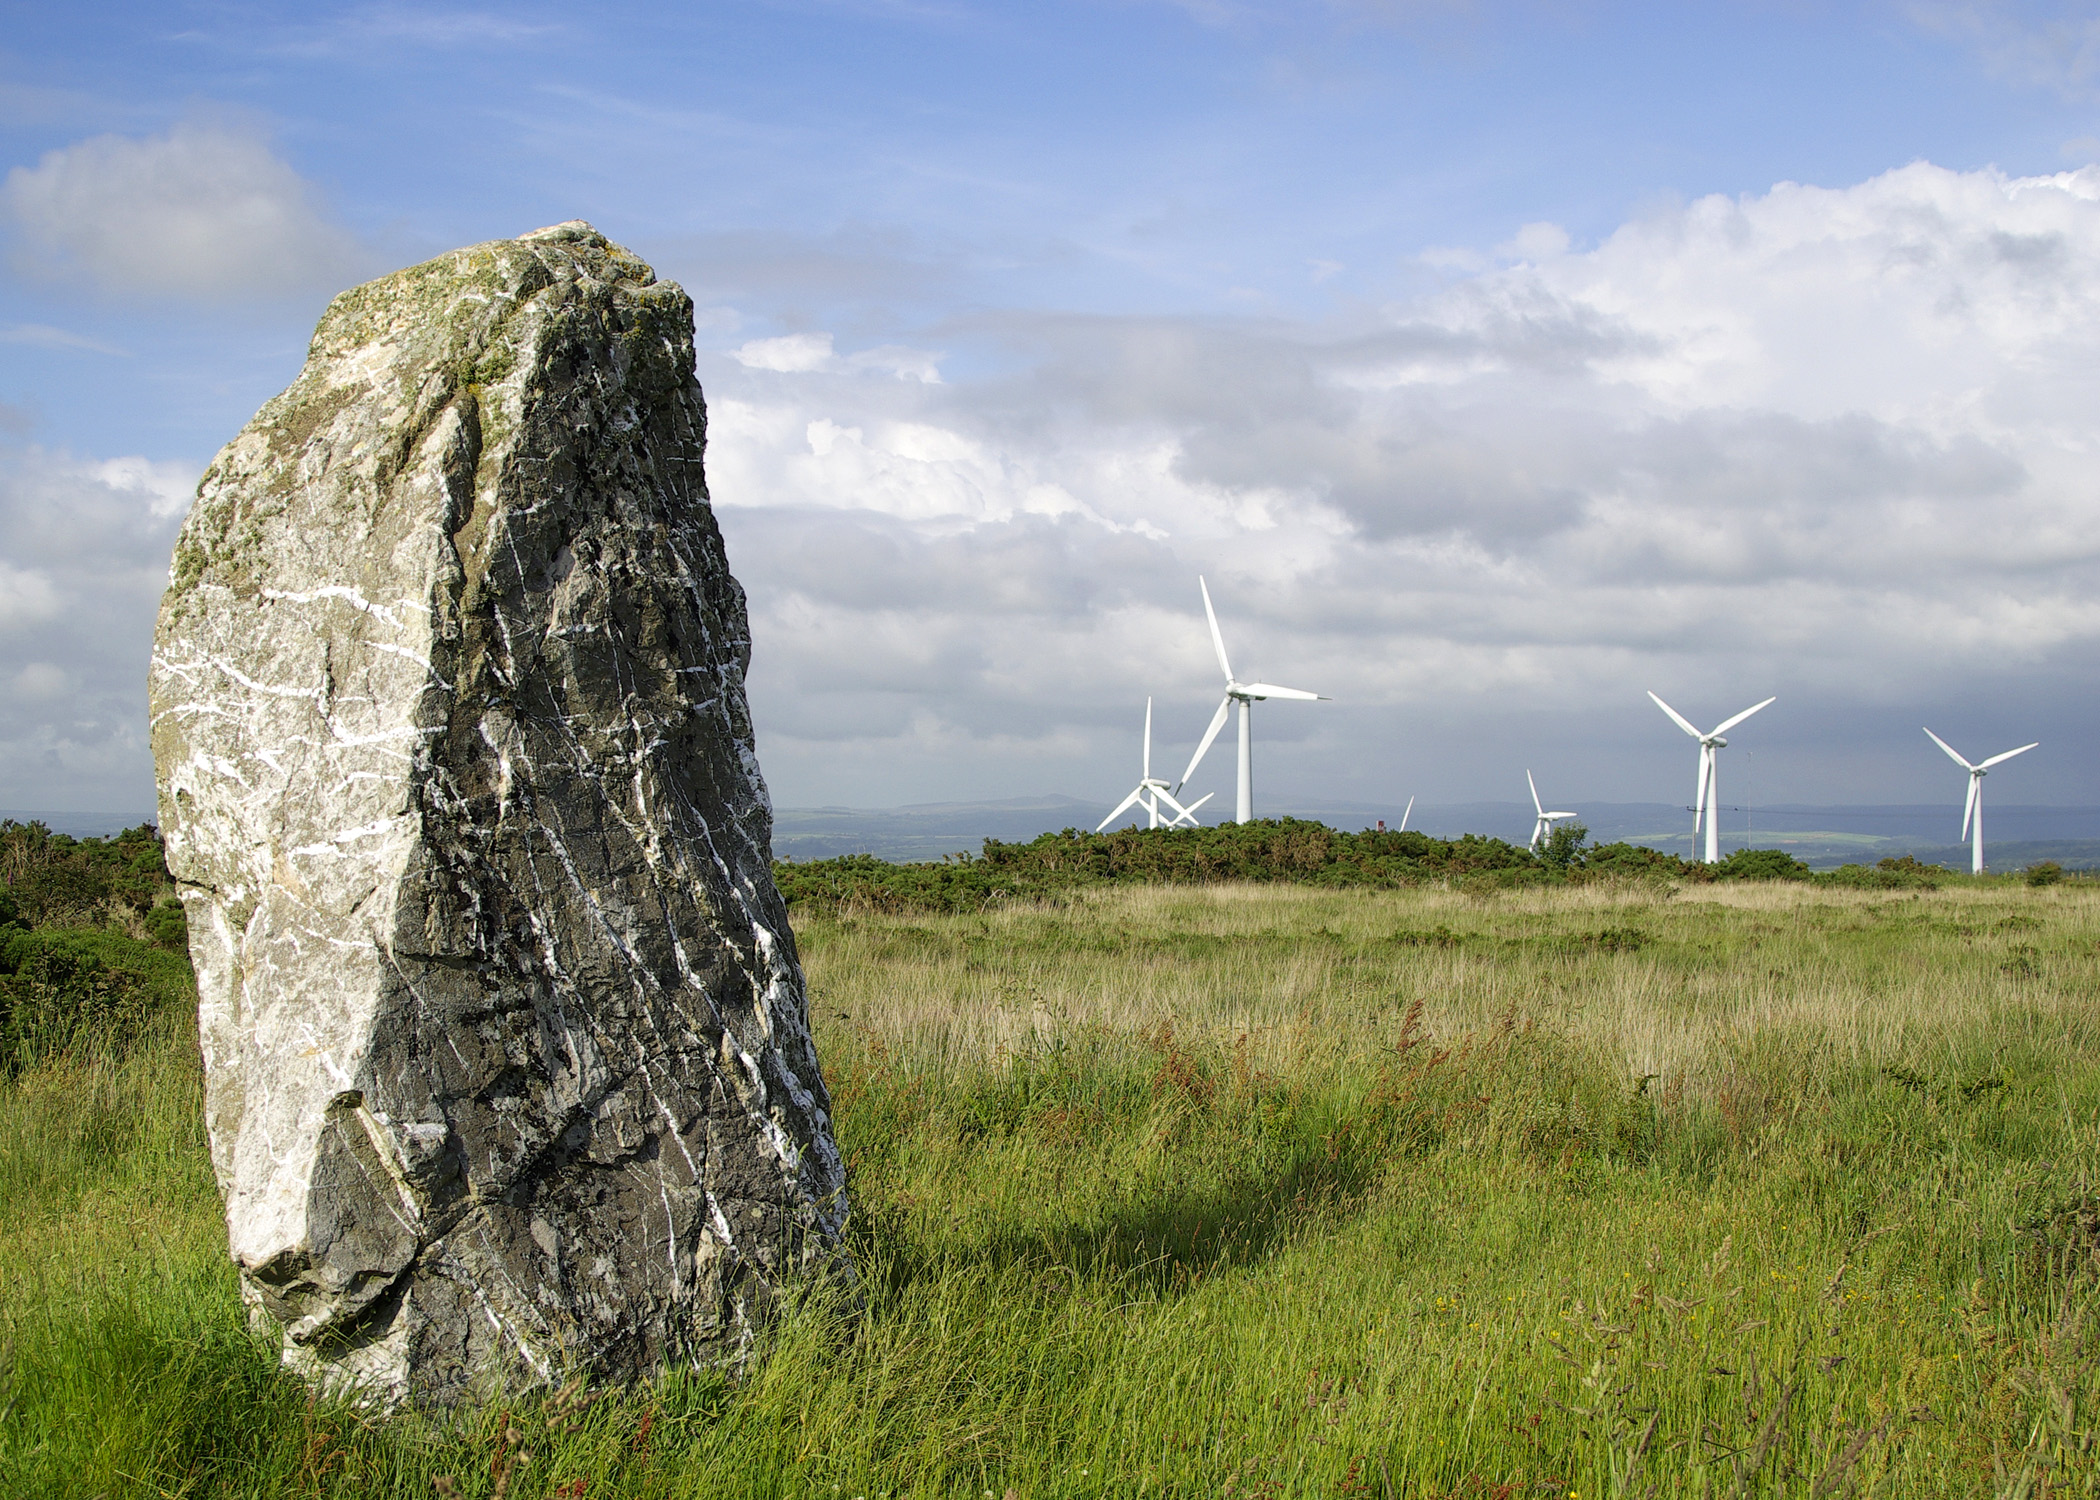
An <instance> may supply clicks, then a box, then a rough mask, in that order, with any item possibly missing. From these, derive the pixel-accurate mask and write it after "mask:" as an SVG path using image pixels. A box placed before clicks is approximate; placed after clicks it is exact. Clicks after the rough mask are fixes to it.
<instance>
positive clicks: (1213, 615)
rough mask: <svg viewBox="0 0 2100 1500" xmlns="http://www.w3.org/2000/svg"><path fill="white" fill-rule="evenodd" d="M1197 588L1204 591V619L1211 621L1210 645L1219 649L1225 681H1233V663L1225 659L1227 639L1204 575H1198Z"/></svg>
mask: <svg viewBox="0 0 2100 1500" xmlns="http://www.w3.org/2000/svg"><path fill="white" fill-rule="evenodd" d="M1196 587H1197V588H1199V589H1201V590H1203V617H1204V618H1205V619H1206V620H1208V621H1210V643H1211V644H1212V645H1213V646H1215V647H1217V649H1218V668H1219V670H1220V671H1222V672H1224V674H1225V680H1226V681H1227V682H1230V681H1232V663H1231V662H1229V661H1227V660H1226V659H1225V637H1224V634H1223V633H1222V632H1220V631H1219V629H1218V612H1217V611H1216V610H1214V609H1212V608H1211V607H1210V585H1209V584H1207V583H1205V582H1204V581H1203V575H1202V574H1201V573H1198V574H1197V575H1196Z"/></svg>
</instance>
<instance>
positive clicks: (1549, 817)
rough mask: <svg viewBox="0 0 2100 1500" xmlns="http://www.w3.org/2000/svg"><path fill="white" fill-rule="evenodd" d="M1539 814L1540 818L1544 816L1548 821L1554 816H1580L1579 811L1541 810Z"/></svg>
mask: <svg viewBox="0 0 2100 1500" xmlns="http://www.w3.org/2000/svg"><path fill="white" fill-rule="evenodd" d="M1539 816H1540V817H1542V818H1545V819H1547V820H1549V821H1550V820H1552V819H1554V818H1576V817H1580V816H1581V814H1580V813H1571V812H1551V813H1549V812H1542V813H1540V814H1539Z"/></svg>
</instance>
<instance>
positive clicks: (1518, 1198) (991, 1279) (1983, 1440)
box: [0, 881, 2100, 1500]
mask: <svg viewBox="0 0 2100 1500" xmlns="http://www.w3.org/2000/svg"><path fill="white" fill-rule="evenodd" d="M2096 917H2100V892H2096V891H2094V890H2093V889H2091V888H2088V887H2086V886H2083V885H2077V884H2065V885H2059V886H2052V887H2046V888H2034V889H2030V888H2027V887H2025V886H2019V885H2009V884H1997V883H1991V882H1984V883H1970V882H1966V881H1961V882H1951V883H1950V884H1949V885H1948V886H1947V887H1946V888H1943V889H1941V890H1937V891H1918V892H1893V893H1876V892H1866V891H1847V890H1833V889H1830V888H1827V887H1801V886H1767V887H1749V886H1742V887H1730V886H1711V887H1701V888H1696V889H1694V890H1689V891H1685V892H1681V893H1679V894H1677V895H1675V896H1671V895H1669V894H1667V893H1666V892H1665V891H1663V890H1660V889H1657V888H1653V887H1644V886H1629V887H1613V886H1610V885H1601V884H1593V885H1585V886H1581V887H1576V888H1572V889H1559V890H1553V889H1546V890H1532V891H1515V892H1502V893H1499V894H1497V893H1486V894H1479V895H1468V894H1465V893H1463V892H1457V891H1448V890H1411V891H1397V892H1320V891H1314V890H1307V889H1303V888H1292V887H1274V886H1270V887H1246V886H1223V887H1211V888H1204V889H1198V890H1189V889H1178V890H1177V889H1160V888H1116V889H1109V890H1101V891H1094V892H1085V893H1080V894H1078V895H1076V896H1074V897H1072V898H1070V899H1069V900H1068V901H1067V902H1066V904H1063V905H1058V906H1018V907H1010V908H1007V909H1003V910H997V911H990V912H984V913H980V914H976V915H970V916H917V917H901V916H891V917H885V916H862V917H857V918H835V917H834V918H822V917H805V918H803V919H802V920H801V921H800V923H799V936H800V939H801V943H802V947H803V952H804V957H805V961H806V965H807V968H808V971H809V975H810V980H811V985H812V1010H813V1013H814V1018H815V1021H816V1023H817V1026H818V1028H819V1044H820V1049H821V1051H822V1054H823V1056H824V1059H825V1064H826V1069H827V1073H828V1075H829V1077H830V1079H831V1082H832V1086H833V1091H834V1094H835V1096H836V1100H837V1105H838V1111H837V1114H838V1126H839V1132H840V1136H841V1141H842V1144H843V1146H844V1148H845V1150H846V1152H847V1155H848V1160H849V1163H850V1168H851V1173H852V1178H851V1182H852V1192H853V1194H854V1218H853V1228H852V1233H853V1236H854V1240H855V1248H856V1252H857V1254H858V1257H859V1262H860V1266H861V1271H862V1279H863V1284H862V1288H861V1291H862V1296H863V1302H864V1310H863V1311H862V1312H861V1314H860V1316H859V1317H858V1318H857V1320H851V1321H849V1320H847V1319H845V1318H843V1317H841V1316H839V1315H838V1314H837V1310H836V1309H833V1308H828V1307H826V1306H825V1305H823V1303H822V1302H821V1301H820V1300H816V1299H814V1298H813V1299H812V1300H811V1301H810V1302H808V1303H807V1304H805V1305H803V1306H801V1307H798V1308H797V1309H795V1310H794V1311H793V1312H792V1313H791V1314H790V1315H789V1316H788V1317H786V1318H785V1319H784V1320H783V1321H782V1323H781V1324H780V1325H779V1326H778V1328H777V1329H776V1330H775V1332H774V1334H773V1335H772V1338H771V1343H770V1347H769V1348H768V1350H767V1352H766V1358H765V1359H764V1360H763V1362H762V1363H761V1364H760V1365H759V1366H758V1368H757V1369H756V1370H755V1371H754V1372H753V1373H752V1374H751V1375H749V1376H748V1377H747V1378H745V1379H744V1380H743V1381H741V1382H740V1383H734V1384H732V1383H730V1382H727V1381H725V1380H723V1379H721V1378H720V1377H717V1376H707V1375H686V1376H682V1377H675V1378H669V1379H666V1380H665V1381H664V1382H663V1383H661V1384H660V1385H658V1386H657V1387H654V1388H652V1389H649V1390H646V1391H639V1392H630V1393H612V1394H604V1395H598V1394H594V1393H589V1392H584V1391H580V1390H571V1391H567V1392H563V1393H560V1394H557V1395H555V1396H552V1397H548V1396H521V1397H520V1398H519V1399H518V1400H516V1401H513V1402H511V1403H508V1404H499V1405H496V1406H492V1407H490V1408H487V1409H482V1410H476V1411H470V1412H463V1413H459V1414H456V1415H454V1416H452V1417H450V1418H436V1417H417V1416H409V1417H402V1418H397V1419H393V1420H387V1421H381V1420H378V1419H374V1418H371V1417H369V1416H365V1415H361V1414H359V1413H358V1412H356V1411H354V1410H352V1409H349V1408H346V1407H344V1406H341V1405H339V1404H330V1403H326V1402H318V1401H315V1400H313V1399H311V1398H310V1397H309V1395H308V1393H307V1392H306V1391H305V1389H304V1388H303V1387H301V1386H300V1385H299V1384H298V1383H296V1382H294V1381H290V1380H288V1379H286V1378H284V1377H283V1376H281V1375H279V1374H277V1373H276V1372H275V1370H274V1368H273V1362H272V1359H271V1357H270V1353H269V1351H268V1350H267V1348H266V1347H264V1346H262V1345H260V1344H258V1343H257V1342H255V1341H254V1340H252V1339H251V1338H250V1337H249V1335H248V1334H247V1333H246V1332H245V1330H244V1327H243V1322H242V1316H241V1310H240V1305H239V1298H238V1294H237V1290H236V1288H235V1285H234V1281H233V1278H232V1277H231V1275H230V1274H229V1273H228V1272H227V1270H226V1268H225V1266H224V1252H223V1230H222V1227H221V1225H220V1222H219V1217H218V1205H217V1200H216V1196H215V1193H214V1190H213V1187H212V1183H211V1180H210V1174H209V1170H208V1167H207V1165H206V1162H205V1158H204V1151H203V1143H202V1140H201V1137H200V1130H199V1127H198V1125H197V1123H196V1121H197V1118H198V1109H197V1092H198V1083H197V1076H196V1064H195V1061H194V1050H193V1049H194V1036H193V1034H190V1033H188V1032H186V1031H185V1030H184V1029H183V1028H182V1027H180V1026H176V1025H170V1026H168V1027H166V1028H165V1029H163V1030H160V1031H156V1032H153V1033H151V1034H149V1037H148V1039H147V1040H146V1042H145V1043H144V1044H143V1045H142V1046H140V1047H137V1048H135V1049H134V1050H133V1051H132V1052H131V1053H130V1055H129V1056H128V1057H127V1058H124V1059H123V1060H120V1061H104V1062H94V1063H79V1062H67V1061H61V1062H57V1063H47V1064H45V1065H43V1066H40V1067H37V1068H34V1069H32V1070H30V1071H28V1072H25V1073H24V1074H23V1075H22V1076H20V1077H19V1078H18V1079H16V1080H15V1081H13V1082H11V1083H7V1084H4V1085H0V1339H4V1340H5V1348H6V1371H5V1375H4V1377H0V1378H4V1390H0V1493H6V1494H27V1495H41V1494H52V1495H95V1494H98V1493H100V1494H108V1495H111V1496H119V1495H125V1496H128V1495H142V1496H143V1495H157V1494H174V1495H207V1494H209V1495H255V1496H278V1495H302V1494H303V1495H344V1496H348V1495H372V1496H379V1495H386V1496H392V1495H436V1494H458V1495H470V1496H497V1495H502V1496H504V1497H506V1500H509V1497H520V1496H532V1497H535V1500H537V1497H541V1496H549V1495H558V1496H564V1497H567V1496H577V1495H589V1496H611V1495H621V1496H628V1495H633V1496H672V1495H688V1494H694V1495H697V1494H706V1495H709V1496H715V1495H722V1496H744V1495H750V1496H816V1497H820V1500H822V1497H828V1496H838V1497H842V1500H851V1497H854V1496H864V1497H869V1500H872V1497H875V1496H878V1495H887V1496H936V1495H938V1496H956V1497H973V1500H975V1497H982V1496H984V1495H985V1494H987V1493H989V1494H990V1495H992V1496H993V1497H994V1500H1004V1497H1006V1496H1008V1495H1009V1494H1011V1495H1013V1496H1016V1497H1030V1500H1033V1497H1056V1496H1091V1495H1115V1496H1122V1495H1140V1494H1143V1495H1171V1496H1188V1497H1194V1496H1220V1495H1223V1496H1233V1497H1247V1496H1271V1497H1282V1496H1312V1495H1318V1496H1344V1495H1350V1496H1359V1495H1360V1496H1386V1495H1393V1496H1398V1495H1409V1496H1418V1495H1427V1496H1440V1495H1480V1496H1488V1495H1507V1496H1515V1495H1520V1494H1521V1495H1546V1494H1552V1495H1556V1496H1562V1497H1591V1496H1598V1497H1602V1496H1611V1495H1648V1494H1654V1495H1664V1496H1674V1495H1689V1494H1706V1493H1709V1492H1711V1493H1714V1494H1717V1495H1730V1494H1741V1495H1779V1494H1786V1495H1836V1494H1861V1495H1865V1494H1876V1495H1903V1496H1934V1497H1937V1496H1964V1495H1990V1496H1999V1495H2035V1496H2039V1495H2042V1494H2052V1495H2071V1494H2090V1493H2094V1492H2095V1488H2096V1483H2100V1481H2096V1463H2100V1455H2096V1454H2095V1451H2094V1433H2095V1430H2096V1425H2100V1418H2096V1416H2095V1405H2096V1401H2100V1376H2096V1374H2095V1370H2096V1366H2100V1316H2096V1315H2100V1293H2096V1287H2100V1278H2096V1270H2100V1171H2096V1168H2100V1004H2096V1002H2100V982H2096V981H2100V962H2096V948H2100V923H2096Z"/></svg>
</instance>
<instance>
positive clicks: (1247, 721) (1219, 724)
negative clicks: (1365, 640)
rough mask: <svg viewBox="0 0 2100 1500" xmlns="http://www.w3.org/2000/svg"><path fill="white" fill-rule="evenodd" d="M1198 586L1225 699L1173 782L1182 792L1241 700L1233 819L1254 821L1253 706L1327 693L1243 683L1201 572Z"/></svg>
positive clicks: (1273, 685) (1272, 684)
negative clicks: (1222, 677) (1228, 656)
mask: <svg viewBox="0 0 2100 1500" xmlns="http://www.w3.org/2000/svg"><path fill="white" fill-rule="evenodd" d="M1196 587H1198V588H1200V589H1202V590H1203V614H1204V617H1205V618H1206V619H1208V620H1209V621H1210V643H1211V645H1213V646H1215V647H1216V648H1217V651H1218V666H1219V668H1220V669H1222V670H1223V671H1224V673H1225V701H1224V702H1222V703H1220V704H1219V705H1218V711H1217V713H1215V714H1213V715H1212V716H1211V721H1210V728H1209V729H1207V730H1205V731H1204V733H1203V743H1202V744H1200V745H1198V746H1197V747H1196V753H1195V754H1194V755H1192V756H1190V757H1189V768H1188V769H1187V770H1186V771H1183V772H1182V773H1181V780H1180V781H1177V782H1175V783H1174V790H1175V791H1177V792H1178V791H1180V790H1181V788H1182V786H1183V785H1184V784H1186V783H1187V781H1188V779H1189V778H1190V777H1191V776H1193V775H1195V774H1196V767H1197V766H1198V765H1200V764H1201V763H1202V761H1203V752H1204V751H1206V750H1208V749H1209V748H1210V742H1211V741H1212V740H1214V739H1216V738H1217V737H1218V731H1219V730H1221V729H1223V728H1224V727H1225V716H1226V715H1227V714H1229V713H1231V712H1232V705H1233V704H1234V703H1238V704H1239V706H1240V789H1239V790H1240V794H1239V802H1238V807H1237V809H1236V812H1235V816H1234V818H1233V821H1234V822H1236V823H1251V822H1252V821H1254V730H1253V727H1252V716H1253V712H1254V705H1255V704H1256V703H1257V702H1259V701H1260V700H1261V699H1263V698H1304V699H1306V700H1308V701H1311V700H1323V701H1324V700H1325V699H1326V697H1327V695H1326V694H1325V693H1308V692H1306V691H1305V690H1304V689H1303V688H1287V687H1278V686H1276V684H1275V683H1273V682H1242V681H1240V680H1239V679H1238V678H1237V677H1235V676H1233V675H1232V663H1231V662H1229V661H1227V660H1226V659H1225V637H1224V636H1223V635H1222V634H1221V633H1220V632H1219V630H1218V612H1217V611H1216V610H1214V609H1212V608H1211V607H1210V585H1209V584H1207V583H1205V582H1204V581H1203V579H1202V577H1201V576H1200V575H1199V576H1198V577H1197V579H1196Z"/></svg>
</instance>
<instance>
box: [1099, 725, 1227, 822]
mask: <svg viewBox="0 0 2100 1500" xmlns="http://www.w3.org/2000/svg"><path fill="white" fill-rule="evenodd" d="M1210 798H1211V794H1210V793H1208V792H1206V793H1205V794H1204V795H1203V796H1201V797H1198V798H1197V799H1196V800H1195V801H1194V802H1191V803H1189V804H1188V805H1187V806H1183V805H1182V804H1181V803H1179V802H1177V801H1175V800H1174V789H1173V788H1172V787H1170V786H1168V785H1167V783H1166V782H1164V781H1162V780H1160V779H1159V777H1157V776H1154V775H1153V774H1152V700H1151V699H1150V698H1147V699H1146V700H1145V758H1144V763H1143V770H1142V772H1141V773H1140V775H1139V778H1138V784H1137V786H1136V788H1135V789H1133V790H1132V792H1131V793H1130V795H1129V796H1127V797H1125V798H1124V799H1123V800H1122V801H1121V802H1118V803H1117V804H1116V810H1115V811H1114V812H1112V813H1110V814H1109V815H1108V816H1107V817H1105V818H1103V819H1102V820H1101V822H1100V825H1099V826H1098V827H1096V828H1095V829H1094V832H1096V833H1105V832H1107V830H1108V825H1109V824H1111V823H1113V822H1115V820H1116V819H1118V818H1120V817H1122V816H1123V814H1124V813H1126V812H1128V811H1129V810H1130V809H1131V808H1133V807H1142V808H1143V809H1144V810H1145V819H1146V821H1145V826H1146V827H1147V828H1157V827H1159V826H1160V824H1159V817H1160V807H1161V805H1162V804H1164V805H1165V806H1166V808H1167V810H1168V812H1169V814H1170V816H1169V817H1168V819H1167V827H1169V828H1198V827H1201V826H1202V825H1201V824H1199V823H1198V822H1197V821H1196V809H1197V808H1199V807H1201V806H1202V805H1203V804H1204V803H1206V802H1208V801H1210Z"/></svg>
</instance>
